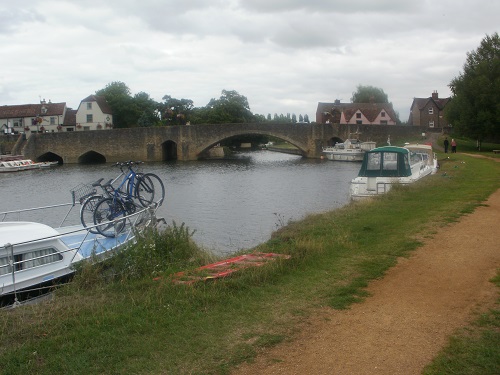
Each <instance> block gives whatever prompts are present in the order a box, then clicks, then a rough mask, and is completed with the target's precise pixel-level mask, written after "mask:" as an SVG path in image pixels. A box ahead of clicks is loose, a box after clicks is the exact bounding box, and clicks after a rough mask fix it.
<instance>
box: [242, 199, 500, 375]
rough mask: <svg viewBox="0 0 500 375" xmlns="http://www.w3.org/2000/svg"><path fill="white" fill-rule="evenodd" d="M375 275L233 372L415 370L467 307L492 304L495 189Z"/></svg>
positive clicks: (469, 314)
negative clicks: (344, 304)
mask: <svg viewBox="0 0 500 375" xmlns="http://www.w3.org/2000/svg"><path fill="white" fill-rule="evenodd" d="M486 204H487V206H484V207H483V206H481V207H479V208H478V209H477V210H476V211H475V212H474V213H473V214H471V215H468V216H465V217H463V218H462V219H461V220H460V222H458V223H456V224H453V225H449V226H447V227H445V228H442V229H440V230H439V231H438V233H437V234H436V235H435V236H434V237H433V238H432V239H431V240H428V241H427V243H426V244H425V245H424V246H423V247H421V248H419V249H418V250H417V251H415V252H414V254H413V255H412V256H411V257H410V258H408V259H406V258H402V259H400V261H399V263H398V264H397V265H396V266H395V267H393V268H392V269H390V270H389V271H388V272H387V274H386V276H385V277H384V278H383V279H380V280H377V281H374V282H372V283H371V284H370V286H369V288H368V290H369V292H370V293H371V294H372V296H371V297H369V298H368V299H366V301H365V302H363V303H361V304H356V305H353V306H352V308H351V309H350V310H347V311H333V310H331V309H325V310H323V311H321V312H320V313H319V315H317V316H315V318H313V319H311V320H310V321H307V322H306V325H305V327H304V329H303V330H302V331H301V333H300V334H299V335H298V337H296V338H295V339H294V340H293V341H291V342H288V343H284V344H281V345H279V346H278V347H275V348H273V349H271V350H269V351H268V352H265V353H263V354H262V355H260V356H259V357H258V358H257V359H256V361H255V363H253V364H245V365H242V366H241V367H240V368H239V369H237V370H236V371H235V372H234V374H238V375H239V374H287V375H290V374H356V375H361V374H384V375H388V374H405V375H408V374H420V373H421V371H422V369H423V368H424V366H425V365H426V364H428V363H429V362H430V361H431V360H432V359H433V357H434V356H435V355H436V354H437V353H438V351H439V350H440V349H441V348H442V347H443V346H444V345H445V344H446V343H447V339H448V337H449V336H450V335H451V334H453V333H454V331H455V330H456V329H457V328H459V327H462V326H464V325H466V324H467V322H468V321H469V320H470V319H472V318H473V315H474V312H477V311H479V310H484V309H485V308H487V307H490V306H492V305H493V304H494V303H495V301H496V299H497V296H498V290H497V289H496V287H495V286H494V285H493V284H492V283H491V282H489V280H490V279H491V278H492V277H493V276H495V274H496V269H497V268H499V267H500V236H499V224H498V223H499V220H500V190H497V191H496V193H494V194H493V195H492V196H491V197H490V198H489V200H488V201H487V202H486Z"/></svg>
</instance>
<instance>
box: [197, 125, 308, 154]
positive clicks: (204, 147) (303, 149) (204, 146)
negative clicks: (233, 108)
mask: <svg viewBox="0 0 500 375" xmlns="http://www.w3.org/2000/svg"><path fill="white" fill-rule="evenodd" d="M245 135H264V136H267V137H273V138H278V139H281V140H283V141H286V142H288V143H290V144H291V145H293V146H295V147H297V149H299V151H300V154H301V155H302V156H306V155H307V151H308V145H307V144H303V143H302V142H298V141H297V140H296V139H294V138H292V137H290V136H288V135H287V134H283V133H280V132H274V131H265V130H248V129H244V128H243V129H241V131H231V132H230V134H219V135H218V136H216V137H212V138H211V139H207V140H205V141H204V142H203V143H201V144H200V145H199V146H198V147H197V149H196V156H197V158H200V157H202V156H203V154H204V153H206V152H207V151H208V150H209V149H210V148H212V147H214V146H215V145H217V144H218V143H221V142H223V141H225V140H228V139H231V138H235V137H241V136H245Z"/></svg>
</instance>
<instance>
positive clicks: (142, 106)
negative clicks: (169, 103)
mask: <svg viewBox="0 0 500 375" xmlns="http://www.w3.org/2000/svg"><path fill="white" fill-rule="evenodd" d="M130 110H131V111H133V112H134V116H135V117H137V121H136V124H137V125H138V126H141V127H148V126H155V125H157V124H158V123H159V122H160V118H159V116H158V103H157V102H156V101H154V100H153V99H151V98H150V96H149V94H147V93H145V92H140V93H138V94H135V95H134V97H133V99H132V108H131V109H130Z"/></svg>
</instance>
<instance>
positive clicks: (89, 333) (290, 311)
mask: <svg viewBox="0 0 500 375" xmlns="http://www.w3.org/2000/svg"><path fill="white" fill-rule="evenodd" d="M440 162H441V170H440V171H439V173H438V174H436V175H434V176H430V177H428V178H426V179H424V180H422V181H420V182H419V183H417V184H414V185H412V186H409V187H406V188H400V189H394V190H393V191H391V192H390V193H389V194H387V195H386V196H383V197H381V198H380V199H375V200H372V201H366V202H357V203H352V204H350V205H348V206H346V207H344V208H342V209H339V210H335V211H332V212H325V213H323V214H318V215H311V216H308V217H307V218H305V219H304V220H301V221H297V222H291V223H288V225H286V226H284V227H282V228H279V230H278V231H276V232H275V233H274V235H273V236H272V238H271V239H270V240H269V241H268V242H267V243H264V244H262V245H260V246H258V247H257V248H256V249H255V250H257V251H265V252H278V253H286V254H290V255H291V259H289V260H280V261H277V262H273V263H271V264H269V265H266V266H263V267H258V268H255V269H251V270H250V269H248V270H244V271H241V272H239V273H238V274H235V275H234V276H233V277H231V278H227V279H224V280H217V281H212V282H205V283H197V284H194V285H176V284H174V283H172V282H171V279H170V275H171V274H172V273H175V272H178V271H181V270H186V269H192V268H195V267H197V266H198V265H200V264H203V263H206V262H209V260H208V259H207V257H209V256H207V255H205V253H203V252H202V251H200V250H199V249H197V248H196V246H195V245H194V244H193V243H192V241H191V240H190V237H191V236H190V232H189V230H188V229H187V228H186V227H185V226H184V225H181V226H180V227H178V226H176V225H174V226H173V227H172V228H171V230H170V231H169V232H167V233H156V232H152V233H150V234H148V235H147V236H146V237H145V238H144V239H142V240H141V241H139V243H138V245H137V247H134V248H132V249H130V250H129V251H127V252H123V253H122V254H120V255H119V256H118V257H116V258H114V259H110V261H109V263H105V264H102V265H101V267H103V268H101V269H99V270H97V269H96V268H90V269H89V270H83V271H82V272H81V275H79V277H80V279H77V281H76V282H75V283H74V285H72V286H71V287H69V288H65V290H62V291H59V292H58V293H56V296H55V298H54V299H52V300H51V301H49V302H47V303H43V304H39V305H33V306H25V307H22V308H19V309H15V310H10V311H1V312H0V328H1V340H0V366H1V368H2V371H3V372H4V373H7V374H21V373H22V374H26V373H37V374H54V373H67V374H71V373H99V374H118V373H120V374H121V373H134V374H151V373H158V374H164V373H168V374H188V373H190V374H226V373H229V371H230V370H231V368H232V367H233V366H235V365H236V364H238V363H241V362H243V361H248V360H251V359H252V358H253V357H254V356H255V355H256V354H257V353H258V352H259V351H260V350H263V349H264V348H267V347H269V346H272V345H276V344H277V343H279V342H281V341H283V340H288V339H291V338H293V337H294V334H295V333H296V332H297V330H298V329H300V328H301V327H302V325H303V324H304V322H305V321H306V318H307V317H308V316H309V315H311V314H314V313H315V312H316V311H317V309H318V308H324V307H325V306H330V307H331V308H339V309H345V308H348V307H349V306H350V305H351V304H352V303H356V302H359V301H362V300H363V299H364V298H366V296H367V294H366V290H365V287H366V286H367V285H368V283H369V281H370V280H372V279H375V278H379V277H381V276H383V275H384V273H385V272H386V270H387V269H388V268H389V267H391V266H392V265H394V264H395V263H396V261H397V258H398V257H400V256H407V255H408V254H410V253H411V251H413V250H415V249H416V248H417V247H418V246H419V245H420V243H421V241H422V239H423V238H426V237H431V236H432V234H433V233H434V232H435V231H436V229H437V228H438V227H439V226H442V225H447V224H448V223H450V222H453V221H456V220H458V219H459V217H460V216H462V215H464V214H467V213H470V212H472V211H473V210H474V208H475V207H477V206H478V205H481V204H483V203H482V202H483V201H484V200H485V199H486V198H487V197H488V196H489V195H490V194H491V193H492V192H493V191H495V190H496V189H497V188H498V187H499V186H500V184H499V183H500V177H499V176H500V173H499V172H500V164H499V163H494V162H491V161H488V160H482V159H474V158H471V157H467V156H464V155H460V154H453V155H450V157H449V158H447V156H446V158H444V156H442V160H440ZM346 183H347V182H346ZM85 272H87V273H88V274H87V275H84V273H85ZM103 275H104V276H103ZM86 277H89V278H86ZM61 348H62V349H61Z"/></svg>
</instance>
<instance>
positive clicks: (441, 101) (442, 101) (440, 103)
mask: <svg viewBox="0 0 500 375" xmlns="http://www.w3.org/2000/svg"><path fill="white" fill-rule="evenodd" d="M430 101H433V102H434V103H435V104H436V107H438V108H439V109H440V110H443V109H444V107H445V106H446V104H448V102H449V101H450V98H438V99H434V98H432V97H429V98H414V99H413V104H412V106H411V107H412V109H413V107H414V106H417V108H418V109H419V110H422V109H424V108H425V107H426V106H427V103H429V102H430Z"/></svg>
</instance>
